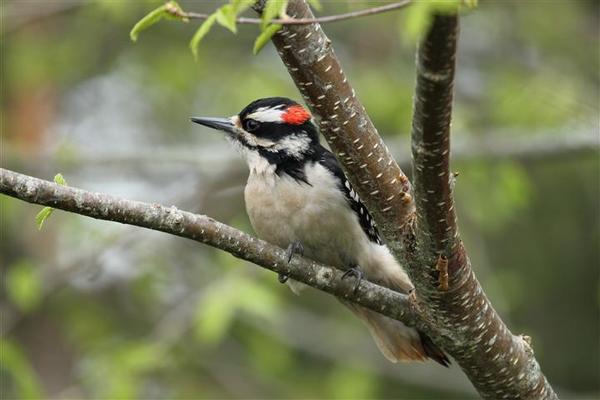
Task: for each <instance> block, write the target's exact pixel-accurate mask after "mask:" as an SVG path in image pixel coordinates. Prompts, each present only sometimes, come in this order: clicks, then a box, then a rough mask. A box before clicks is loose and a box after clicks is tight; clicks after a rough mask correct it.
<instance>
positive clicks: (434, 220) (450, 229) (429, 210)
mask: <svg viewBox="0 0 600 400" xmlns="http://www.w3.org/2000/svg"><path fill="white" fill-rule="evenodd" d="M457 36H458V17H457V16H455V15H452V16H437V17H436V18H435V19H434V23H433V25H432V29H431V30H430V31H429V34H428V36H427V37H426V38H425V40H423V42H422V43H421V44H420V46H419V51H418V52H417V86H416V89H415V96H414V106H413V110H414V115H413V126H412V133H411V139H412V156H413V185H414V193H415V202H416V205H417V233H418V240H419V242H420V243H421V244H424V245H425V246H426V248H427V249H428V250H430V251H431V252H432V253H439V254H442V253H447V252H451V251H452V250H453V249H454V246H455V244H456V241H455V236H456V215H455V213H454V203H453V199H452V194H451V188H450V185H451V182H450V181H451V179H452V178H451V176H450V122H451V118H452V97H453V90H454V70H455V54H456V40H457Z"/></svg>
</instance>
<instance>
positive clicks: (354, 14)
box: [167, 0, 411, 25]
mask: <svg viewBox="0 0 600 400" xmlns="http://www.w3.org/2000/svg"><path fill="white" fill-rule="evenodd" d="M410 2H411V0H404V1H399V2H397V3H392V4H386V5H384V6H379V7H372V8H367V9H365V10H358V11H350V12H347V13H344V14H336V15H327V16H324V17H318V18H283V19H282V18H275V19H273V20H271V21H270V22H271V23H272V24H279V25H309V24H324V23H328V22H338V21H346V20H349V19H354V18H360V17H366V16H369V15H376V14H382V13H385V12H389V11H394V10H399V9H400V8H403V7H406V6H407V5H409V4H410ZM167 11H169V12H170V13H171V14H173V15H175V16H177V17H181V18H187V19H199V20H205V19H207V18H209V17H210V14H203V13H196V12H182V11H181V10H179V9H177V8H175V7H173V8H171V9H167ZM235 22H237V23H238V24H253V25H260V24H262V23H263V21H262V20H261V19H260V18H246V17H238V18H236V20H235Z"/></svg>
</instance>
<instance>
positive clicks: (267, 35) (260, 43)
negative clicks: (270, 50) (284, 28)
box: [252, 24, 281, 55]
mask: <svg viewBox="0 0 600 400" xmlns="http://www.w3.org/2000/svg"><path fill="white" fill-rule="evenodd" d="M280 29H281V25H280V24H273V25H269V26H268V27H267V28H266V29H265V30H263V31H262V32H261V33H260V35H258V37H257V38H256V40H255V41H254V49H253V50H252V52H253V53H254V54H255V55H256V54H258V52H259V51H260V50H261V49H262V48H263V47H265V44H267V42H268V41H269V40H270V39H271V38H272V37H273V35H274V34H276V33H277V31H278V30H280Z"/></svg>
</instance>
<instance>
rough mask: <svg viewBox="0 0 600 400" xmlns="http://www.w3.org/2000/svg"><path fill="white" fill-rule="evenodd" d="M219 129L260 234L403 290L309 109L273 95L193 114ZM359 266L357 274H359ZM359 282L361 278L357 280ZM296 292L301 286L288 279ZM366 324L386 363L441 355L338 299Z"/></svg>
mask: <svg viewBox="0 0 600 400" xmlns="http://www.w3.org/2000/svg"><path fill="white" fill-rule="evenodd" d="M192 121H193V122H196V123H198V124H201V125H204V126H208V127H210V128H214V129H217V130H220V131H223V132H225V134H226V138H227V139H228V141H229V142H231V143H232V144H233V146H234V147H235V148H236V149H237V150H238V151H239V152H240V153H241V154H242V156H243V157H244V159H245V160H246V162H247V164H248V167H249V168H250V175H249V177H248V182H247V184H246V188H245V190H244V198H245V202H246V210H247V212H248V216H249V217H250V222H251V223H252V226H253V228H254V230H255V231H256V233H257V234H258V236H260V237H261V238H262V239H264V240H266V241H268V242H270V243H273V244H275V245H278V246H280V247H283V248H287V249H288V255H289V257H290V258H291V256H292V254H293V253H294V252H295V253H301V254H303V255H305V256H306V257H308V258H311V259H313V260H315V261H318V262H321V263H323V264H327V265H332V266H335V267H337V268H340V269H343V270H346V271H350V272H351V273H353V274H355V275H356V278H357V279H360V278H361V276H362V275H363V274H364V277H365V278H366V279H368V280H369V281H372V282H374V283H378V284H381V285H383V286H387V287H389V288H392V289H394V290H397V291H399V292H402V293H408V292H409V291H411V290H412V289H413V285H412V283H411V282H410V279H409V278H408V276H407V275H406V273H405V272H404V270H403V269H402V267H401V266H400V264H398V263H397V262H396V260H395V259H394V258H393V256H392V255H391V253H390V251H389V250H388V248H387V247H386V246H385V245H384V244H383V243H382V241H381V239H380V237H379V235H378V232H377V227H376V226H375V223H374V221H373V220H372V218H371V216H370V215H369V211H368V210H367V209H366V208H365V206H364V205H363V203H362V202H361V200H360V198H359V197H358V195H357V193H356V192H355V191H354V190H353V189H352V185H351V184H350V182H349V181H348V180H347V179H346V177H345V175H344V172H343V171H342V168H341V167H340V165H339V163H338V162H337V160H336V158H335V156H334V155H333V154H332V153H331V152H330V151H328V150H327V149H325V148H324V147H323V146H321V144H320V143H319V134H318V131H317V128H316V126H315V125H314V124H313V121H312V118H311V114H310V113H309V112H308V111H307V110H306V109H305V108H304V107H303V106H301V105H300V104H298V103H296V102H295V101H293V100H290V99H287V98H282V97H272V98H265V99H260V100H256V101H254V102H252V103H251V104H249V105H248V106H247V107H246V108H244V109H243V110H242V111H241V112H240V113H239V114H238V115H234V116H232V117H230V118H192ZM359 271H360V273H359ZM359 282H360V280H359ZM287 283H288V285H289V286H290V287H291V289H292V290H293V291H294V292H295V293H298V291H299V290H300V289H301V288H302V286H303V284H301V283H299V282H294V281H292V280H289V281H288V282H287ZM340 301H341V302H342V303H343V304H344V305H345V306H347V307H348V308H349V309H350V310H351V311H352V312H353V313H354V314H356V315H357V316H358V317H359V318H360V319H361V320H362V321H363V322H364V323H365V324H366V325H367V326H368V328H369V331H370V333H371V335H372V336H373V338H374V339H375V343H376V344H377V346H378V347H379V349H380V350H381V352H382V353H383V354H384V355H385V357H386V358H388V359H389V360H390V361H392V362H397V361H399V360H425V359H427V358H432V359H434V360H435V361H437V362H439V363H440V364H442V365H448V364H449V361H448V358H447V357H446V355H445V354H444V353H443V352H442V351H441V350H440V349H438V348H437V347H436V346H435V345H434V344H433V342H432V341H431V340H430V339H429V338H428V337H427V336H425V335H424V334H422V333H421V332H419V331H417V330H416V329H414V328H410V327H407V326H406V325H404V324H403V323H402V322H399V321H396V320H393V319H391V318H388V317H385V316H383V315H381V314H378V313H376V312H373V311H371V310H368V309H366V308H363V307H360V306H358V305H355V304H352V303H349V302H347V301H344V300H340Z"/></svg>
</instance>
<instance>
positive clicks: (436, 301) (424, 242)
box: [405, 15, 557, 399]
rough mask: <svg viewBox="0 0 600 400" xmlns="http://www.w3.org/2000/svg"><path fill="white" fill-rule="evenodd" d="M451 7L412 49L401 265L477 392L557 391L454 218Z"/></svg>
mask: <svg viewBox="0 0 600 400" xmlns="http://www.w3.org/2000/svg"><path fill="white" fill-rule="evenodd" d="M457 36H458V16H457V15H436V16H435V17H434V20H433V23H432V26H431V28H430V29H429V32H428V33H427V35H426V36H425V38H424V39H423V40H422V41H421V43H420V45H419V49H418V51H417V85H416V89H415V96H414V106H413V108H414V116H413V129H412V134H411V137H412V155H413V178H414V193H415V201H416V205H417V218H416V223H415V224H413V227H412V228H413V232H414V234H415V235H416V244H417V248H418V250H417V251H415V252H407V253H406V254H405V260H406V261H407V262H406V267H407V269H408V272H409V275H410V276H411V278H412V280H413V283H414V285H415V288H416V290H417V293H418V295H419V299H420V301H419V304H420V306H421V309H422V310H423V313H424V315H426V318H428V319H429V320H430V321H431V322H432V324H433V325H435V326H438V327H440V329H439V333H440V334H439V335H437V336H433V337H432V339H433V340H434V341H435V342H436V343H437V344H439V345H440V346H441V347H442V348H443V349H444V350H446V351H448V352H449V353H450V354H451V355H452V356H453V357H454V358H455V359H456V361H457V362H458V363H459V364H460V366H461V367H462V368H463V370H464V371H465V373H466V374H467V376H468V377H469V379H470V380H471V382H472V383H473V385H474V386H475V388H476V389H477V390H478V391H479V393H480V394H481V395H482V396H483V397H485V398H494V399H497V398H510V399H517V398H536V399H554V398H557V397H556V394H555V393H554V391H553V389H552V387H551V386H550V384H549V383H548V381H547V380H546V377H545V376H544V374H543V373H542V371H541V369H540V366H539V364H538V363H537V361H536V359H535V357H534V356H533V351H532V349H531V347H530V345H529V342H528V340H527V339H525V338H524V337H523V336H515V335H513V334H512V333H511V332H510V331H509V330H508V328H507V327H506V325H505V324H504V322H503V321H502V319H501V318H500V316H499V315H498V314H497V313H496V311H495V310H494V308H493V306H492V304H491V303H490V301H489V300H488V298H487V297H486V295H485V293H484V292H483V289H482V288H481V285H480V284H479V282H478V281H477V278H476V277H475V275H474V273H473V271H472V269H471V264H470V261H469V258H468V255H467V253H466V251H465V249H464V247H463V245H462V242H461V240H460V237H459V234H458V228H457V225H456V214H455V210H454V203H453V198H452V179H453V178H452V176H451V175H450V169H449V162H450V159H449V154H450V122H451V112H452V94H453V82H454V70H455V55H456V42H457Z"/></svg>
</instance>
